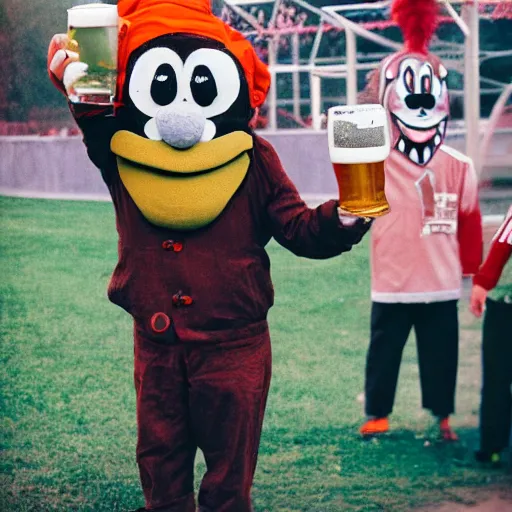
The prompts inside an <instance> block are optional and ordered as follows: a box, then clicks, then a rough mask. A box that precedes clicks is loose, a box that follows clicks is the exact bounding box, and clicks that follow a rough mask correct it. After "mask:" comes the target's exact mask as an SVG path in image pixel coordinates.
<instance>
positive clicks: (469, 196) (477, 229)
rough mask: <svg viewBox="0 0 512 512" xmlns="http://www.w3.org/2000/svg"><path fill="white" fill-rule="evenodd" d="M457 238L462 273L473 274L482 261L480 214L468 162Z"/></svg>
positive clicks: (475, 178)
mask: <svg viewBox="0 0 512 512" xmlns="http://www.w3.org/2000/svg"><path fill="white" fill-rule="evenodd" d="M458 239H459V252H460V261H461V265H462V273H463V275H466V276H467V275H474V274H476V272H477V271H478V267H479V266H480V264H481V263H482V256H483V233H482V214H481V213H480V206H479V204H478V180H477V176H476V172H475V168H474V167H473V164H472V163H468V164H467V166H466V170H465V173H464V178H463V183H462V190H461V196H460V205H459V215H458Z"/></svg>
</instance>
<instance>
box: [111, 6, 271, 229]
mask: <svg viewBox="0 0 512 512" xmlns="http://www.w3.org/2000/svg"><path fill="white" fill-rule="evenodd" d="M118 12H119V16H120V18H121V20H120V28H119V44H118V80H117V91H116V97H115V109H116V116H117V117H118V119H119V126H120V127H121V129H120V130H119V131H117V133H115V135H114V137H113V138H112V141H111V149H112V151H113V153H114V154H115V155H116V158H117V163H118V168H119V174H120V177H121V180H122V182H123V184H124V186H125V187H126V189H127V191H128V193H129V194H130V196H131V197H132V199H133V200H134V202H135V203H136V205H137V207H138V208H139V209H140V211H141V212H142V214H143V215H144V216H145V217H146V219H147V220H148V221H150V222H151V223H153V224H156V225H158V226H162V227H168V228H173V229H183V230H190V229H197V228H200V227H203V226H206V225H207V224H209V223H211V222H212V221H213V220H215V219H216V218H217V217H218V216H219V215H220V213H221V212H222V211H223V209H224V207H225V206H226V204H227V203H228V202H229V200H230V199H231V197H232V196H233V194H234V193H235V192H236V190H237V189H238V187H239V186H240V185H241V183H242V181H243V180H244V177H245V175H246V173H247V171H248V169H249V164H250V157H249V154H250V151H251V149H252V144H253V138H252V135H251V131H250V128H249V123H250V120H251V118H252V117H253V115H254V112H255V109H257V108H258V107H259V106H260V105H261V104H262V103H263V102H264V100H265V97H266V94H267V91H268V88H269V85H270V75H269V72H268V70H267V68H266V66H265V65H264V64H263V63H262V62H261V61H260V60H259V59H258V57H257V56H256V53H255V51H254V49H253V47H252V46H251V44H250V43H249V42H248V41H247V40H246V39H245V38H244V37H243V36H242V35H241V34H240V33H238V32H237V31H235V30H233V29H231V28H230V27H229V26H228V25H226V24H225V23H223V22H222V21H221V20H220V19H219V18H217V17H215V16H214V15H213V13H212V11H211V7H210V2H209V0H119V2H118Z"/></svg>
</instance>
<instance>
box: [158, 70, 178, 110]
mask: <svg viewBox="0 0 512 512" xmlns="http://www.w3.org/2000/svg"><path fill="white" fill-rule="evenodd" d="M177 92H178V81H177V80H176V72H175V71H174V68H173V67H172V66H171V65H170V64H160V66H158V68H157V70H156V71H155V76H154V78H153V82H152V83H151V97H152V98H153V101H154V102H155V103H156V104H157V105H160V106H164V105H169V103H172V102H173V101H174V99H175V98H176V94H177Z"/></svg>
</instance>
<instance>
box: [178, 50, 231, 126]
mask: <svg viewBox="0 0 512 512" xmlns="http://www.w3.org/2000/svg"><path fill="white" fill-rule="evenodd" d="M185 82H187V83H188V84H189V91H188V92H187V93H186V94H185V95H186V97H187V100H188V101H193V102H194V103H196V104H197V105H199V106H200V107H202V109H203V113H204V115H205V117H206V118H212V117H215V116H218V115H220V114H223V113H224V112H226V111H227V110H228V109H229V107H231V105H233V103H234V102H235V101H236V99H237V98H238V95H239V93H240V74H239V72H238V68H237V66H236V64H235V61H234V60H233V59H232V58H231V57H230V56H229V55H228V54H227V53H224V52H222V51H219V50H213V49H211V48H201V49H199V50H196V51H195V52H193V53H192V54H191V55H190V56H189V58H188V59H187V60H186V62H185V66H184V77H183V83H185Z"/></svg>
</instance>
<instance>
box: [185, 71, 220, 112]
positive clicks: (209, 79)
mask: <svg viewBox="0 0 512 512" xmlns="http://www.w3.org/2000/svg"><path fill="white" fill-rule="evenodd" d="M190 90H191V91H192V96H193V98H194V101H195V102H196V103H197V104H198V105H199V106H201V107H208V106H210V105H211V104H212V103H213V102H214V100H215V98H216V97H217V94H218V92H217V84H216V83H215V78H213V74H212V72H211V71H210V69H209V68H208V66H205V65H203V64H201V65H200V66H196V67H195V68H194V72H193V73H192V78H191V79H190Z"/></svg>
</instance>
